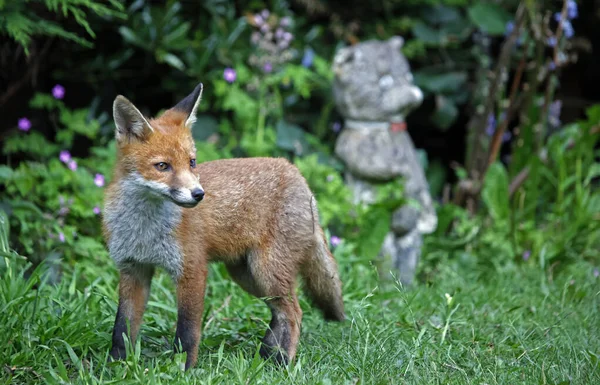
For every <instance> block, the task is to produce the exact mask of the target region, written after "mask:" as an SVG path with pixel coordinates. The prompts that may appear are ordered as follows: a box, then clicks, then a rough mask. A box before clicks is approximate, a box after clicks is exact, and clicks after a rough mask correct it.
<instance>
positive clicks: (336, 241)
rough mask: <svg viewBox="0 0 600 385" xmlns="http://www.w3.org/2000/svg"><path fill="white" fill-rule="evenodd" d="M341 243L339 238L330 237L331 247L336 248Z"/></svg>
mask: <svg viewBox="0 0 600 385" xmlns="http://www.w3.org/2000/svg"><path fill="white" fill-rule="evenodd" d="M341 242H342V240H341V239H340V237H337V236H335V235H332V236H331V246H333V247H336V246H337V245H339V244H340V243H341Z"/></svg>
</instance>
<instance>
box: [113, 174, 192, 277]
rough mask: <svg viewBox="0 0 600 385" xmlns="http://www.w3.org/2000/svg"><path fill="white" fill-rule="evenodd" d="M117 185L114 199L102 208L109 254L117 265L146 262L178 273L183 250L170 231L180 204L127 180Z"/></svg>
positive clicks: (173, 231)
mask: <svg viewBox="0 0 600 385" xmlns="http://www.w3.org/2000/svg"><path fill="white" fill-rule="evenodd" d="M120 187H121V188H120V189H119V194H118V195H117V196H116V197H115V198H116V199H113V200H111V202H110V204H109V202H107V206H106V208H105V210H104V221H105V223H106V226H107V229H108V230H109V232H110V239H109V240H108V250H109V252H110V255H111V257H112V258H113V259H114V261H115V262H116V264H117V266H118V267H119V268H121V267H126V266H130V265H135V264H149V265H153V266H157V267H162V268H164V269H165V270H166V271H167V272H168V273H169V274H171V275H172V276H173V277H179V276H180V275H181V272H182V264H183V253H182V251H181V247H180V245H179V244H178V242H177V239H176V237H175V234H174V233H175V229H176V227H177V226H178V225H179V223H180V221H181V208H180V207H179V206H177V205H176V204H174V203H173V202H171V201H168V200H165V199H161V198H158V197H156V196H152V195H150V194H149V193H148V191H145V190H144V189H143V188H142V187H141V186H139V185H137V184H135V183H129V182H128V181H127V180H125V181H123V182H121V186H120ZM132 267H133V266H132Z"/></svg>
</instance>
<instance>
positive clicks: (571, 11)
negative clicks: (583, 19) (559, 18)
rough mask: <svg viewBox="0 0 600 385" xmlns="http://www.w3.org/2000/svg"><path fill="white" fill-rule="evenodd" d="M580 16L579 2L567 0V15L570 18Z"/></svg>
mask: <svg viewBox="0 0 600 385" xmlns="http://www.w3.org/2000/svg"><path fill="white" fill-rule="evenodd" d="M577 16H579V10H578V9H577V3H576V2H575V1H574V0H569V1H567V17H568V18H569V20H573V19H575V18H576V17H577Z"/></svg>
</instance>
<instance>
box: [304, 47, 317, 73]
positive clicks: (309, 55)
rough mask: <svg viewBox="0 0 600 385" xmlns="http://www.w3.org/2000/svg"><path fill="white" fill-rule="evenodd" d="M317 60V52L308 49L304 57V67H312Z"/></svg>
mask: <svg viewBox="0 0 600 385" xmlns="http://www.w3.org/2000/svg"><path fill="white" fill-rule="evenodd" d="M314 58H315V51H313V49H312V48H310V47H307V48H306V49H305V50H304V56H303V57H302V65H303V66H304V67H306V68H308V67H310V66H311V65H312V63H313V60H314Z"/></svg>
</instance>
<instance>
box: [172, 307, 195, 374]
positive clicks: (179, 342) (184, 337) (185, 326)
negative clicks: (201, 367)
mask: <svg viewBox="0 0 600 385" xmlns="http://www.w3.org/2000/svg"><path fill="white" fill-rule="evenodd" d="M177 313H178V314H177V329H176V331H175V341H174V350H175V352H176V353H184V352H185V353H187V358H186V360H185V370H188V369H189V368H190V366H191V357H190V352H191V351H192V349H193V348H194V347H195V346H194V345H195V344H197V343H198V342H197V341H198V333H199V330H196V326H197V323H196V322H194V319H193V318H192V317H191V315H190V314H189V313H188V312H187V311H186V310H184V309H182V308H180V309H179V310H178V312H177Z"/></svg>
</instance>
